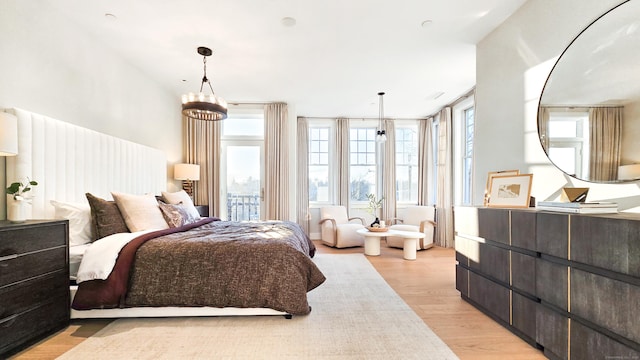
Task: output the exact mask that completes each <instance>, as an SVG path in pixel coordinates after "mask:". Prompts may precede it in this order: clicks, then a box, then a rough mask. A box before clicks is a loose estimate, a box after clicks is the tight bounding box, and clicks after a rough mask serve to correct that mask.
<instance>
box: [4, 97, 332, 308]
mask: <svg viewBox="0 0 640 360" xmlns="http://www.w3.org/2000/svg"><path fill="white" fill-rule="evenodd" d="M3 111H6V112H10V113H13V114H14V115H16V116H17V117H18V133H19V149H18V152H19V155H18V156H16V157H14V158H7V163H6V164H7V165H6V168H7V171H6V181H7V182H8V183H10V182H13V181H16V180H17V179H24V178H26V177H30V178H32V179H37V180H38V181H39V183H40V184H39V186H38V189H37V191H38V192H37V195H36V198H35V199H34V202H33V206H32V208H31V211H32V214H31V216H29V217H30V218H66V219H69V240H70V252H69V265H70V275H71V279H72V280H74V281H76V282H77V284H76V285H72V286H71V288H70V291H71V297H72V299H73V300H72V304H73V305H72V310H71V317H72V318H101V317H103V318H117V317H143V316H163V317H164V316H217V315H286V316H287V317H290V316H291V315H304V314H308V313H309V311H310V310H311V307H310V306H309V304H308V303H307V298H306V294H307V292H308V291H311V290H312V289H313V288H315V287H317V286H319V285H320V284H322V282H323V281H324V280H325V279H324V276H323V275H322V273H321V272H320V271H319V269H318V268H317V267H316V266H315V264H314V263H313V261H312V257H313V255H314V251H315V248H314V246H313V243H312V242H311V241H310V240H309V238H308V236H307V235H306V234H304V232H303V231H302V229H301V228H300V226H298V225H297V224H295V223H292V222H287V221H262V222H227V221H219V219H214V218H200V217H199V215H197V214H193V213H192V212H193V211H194V210H195V209H191V208H190V207H192V206H193V203H190V204H188V203H186V202H184V201H177V200H180V199H181V198H182V197H183V196H184V194H183V193H184V192H176V193H168V192H167V191H166V185H167V180H166V172H167V171H166V169H167V162H166V158H165V156H164V154H163V153H162V152H161V151H159V150H156V149H152V148H149V147H146V146H143V145H139V144H135V143H132V142H129V141H126V140H122V139H118V138H115V137H112V136H108V135H105V134H100V133H97V132H95V131H92V130H88V129H84V128H81V127H78V126H75V125H71V124H68V123H64V122H62V121H59V120H55V119H51V118H48V117H46V116H42V115H38V114H33V113H30V112H28V111H25V110H21V109H5V110H3ZM141 194H147V195H141ZM154 194H156V195H157V194H162V195H163V196H162V197H157V196H154ZM172 197H173V199H171V198H172ZM167 198H169V199H167ZM96 199H97V200H96ZM176 199H177V200H176ZM158 200H160V201H158ZM92 201H93V202H92ZM96 201H97V202H98V203H100V204H103V205H105V204H108V206H110V207H111V208H113V207H114V206H116V207H117V208H118V209H120V210H121V215H122V217H123V220H124V222H125V224H126V227H125V228H122V226H121V224H120V226H119V227H118V226H116V227H115V228H113V229H111V228H110V229H109V230H108V231H106V232H101V233H100V234H96V231H97V229H98V228H99V226H98V224H97V222H100V219H103V216H106V215H105V214H104V213H99V214H98V213H96V209H95V206H93V205H94V202H96ZM189 201H190V200H189ZM141 203H144V205H140V204H141ZM123 204H125V205H123ZM127 204H128V205H127ZM123 206H124V207H123ZM127 207H129V209H128V210H127ZM165 207H168V208H170V210H171V211H173V214H172V213H171V211H165ZM190 212H191V214H189V213H190ZM195 212H196V213H197V211H195ZM150 214H153V215H152V216H151V215H150ZM172 215H173V216H174V217H173V218H172ZM158 216H160V218H159V217H158ZM150 218H153V219H152V220H150ZM176 218H179V220H180V221H177V222H176V221H174V220H176ZM96 219H97V220H96ZM104 219H107V220H105V221H106V223H109V221H110V219H109V218H107V217H104ZM102 230H104V229H102ZM114 243H117V244H118V245H116V248H117V249H116V250H112V251H114V252H115V255H113V256H111V255H110V256H105V255H104V254H105V253H104V252H103V251H105V250H104V248H108V247H113V246H114V245H113V244H114ZM105 244H108V246H107V245H105ZM118 246H119V248H118ZM92 253H94V254H95V253H97V254H98V256H95V255H91V254H92ZM102 257H107V258H113V260H112V261H111V262H112V264H111V265H107V266H106V268H104V269H106V270H100V271H97V272H96V271H95V268H94V269H93V270H91V267H90V266H89V265H86V264H91V261H89V260H87V258H89V259H96V258H102ZM100 266H103V267H104V265H98V267H100ZM87 267H88V268H89V269H90V270H89V271H86V269H85V268H87ZM92 271H94V273H92ZM87 274H89V275H87Z"/></svg>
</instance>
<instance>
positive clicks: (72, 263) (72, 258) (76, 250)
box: [69, 244, 91, 280]
mask: <svg viewBox="0 0 640 360" xmlns="http://www.w3.org/2000/svg"><path fill="white" fill-rule="evenodd" d="M90 246H91V244H82V245H74V246H69V278H70V279H72V280H75V279H76V276H77V275H78V268H80V263H81V262H82V257H83V256H84V252H85V251H86V250H87V249H88V248H89V247H90Z"/></svg>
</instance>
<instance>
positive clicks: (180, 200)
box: [162, 190, 200, 219]
mask: <svg viewBox="0 0 640 360" xmlns="http://www.w3.org/2000/svg"><path fill="white" fill-rule="evenodd" d="M162 197H163V198H164V199H165V200H166V202H167V203H169V204H174V205H176V204H182V206H183V207H184V208H185V209H186V210H187V211H188V212H189V215H191V216H192V217H193V218H194V219H200V213H199V212H198V209H196V207H195V206H194V205H193V201H192V200H191V197H190V196H189V194H187V193H186V192H185V191H184V190H180V191H178V192H174V193H169V192H166V191H163V192H162Z"/></svg>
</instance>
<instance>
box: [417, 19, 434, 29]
mask: <svg viewBox="0 0 640 360" xmlns="http://www.w3.org/2000/svg"><path fill="white" fill-rule="evenodd" d="M431 24H433V20H425V21H423V22H422V24H420V26H422V27H423V28H426V27H429V26H431Z"/></svg>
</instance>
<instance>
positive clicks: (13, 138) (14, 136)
mask: <svg viewBox="0 0 640 360" xmlns="http://www.w3.org/2000/svg"><path fill="white" fill-rule="evenodd" d="M15 155H18V118H17V117H16V116H15V115H12V114H9V113H6V112H1V111H0V156H15Z"/></svg>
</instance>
